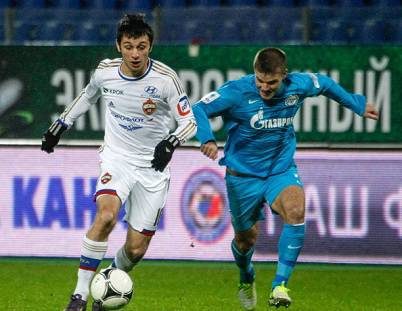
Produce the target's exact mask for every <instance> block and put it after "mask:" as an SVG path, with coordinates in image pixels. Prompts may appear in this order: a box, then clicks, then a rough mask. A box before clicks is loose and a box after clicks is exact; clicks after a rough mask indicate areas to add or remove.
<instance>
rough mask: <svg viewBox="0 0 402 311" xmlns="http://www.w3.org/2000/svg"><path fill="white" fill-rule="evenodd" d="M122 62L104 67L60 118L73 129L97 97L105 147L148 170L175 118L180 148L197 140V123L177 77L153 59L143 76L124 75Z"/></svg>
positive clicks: (114, 60) (102, 64)
mask: <svg viewBox="0 0 402 311" xmlns="http://www.w3.org/2000/svg"><path fill="white" fill-rule="evenodd" d="M121 64H122V59H121V58H116V59H113V60H110V59H105V60H103V61H101V62H100V64H99V66H98V68H97V69H96V70H95V72H94V74H93V76H92V77H91V80H90V82H89V84H88V85H87V86H86V88H85V89H84V90H83V91H82V92H81V93H80V95H79V96H78V97H77V98H76V99H75V100H74V101H73V102H72V103H71V104H70V105H69V106H68V107H67V108H66V110H65V111H64V112H63V113H62V114H61V116H60V119H61V120H62V121H63V122H65V123H66V124H67V125H68V126H69V127H71V125H72V124H73V123H74V121H75V120H76V119H77V118H78V117H79V116H81V115H82V114H83V113H85V112H86V111H87V110H88V109H89V108H90V106H91V105H92V104H94V103H96V102H97V100H98V98H99V97H102V99H101V100H102V101H103V102H104V104H105V107H106V109H105V137H104V147H105V149H108V150H109V151H110V153H112V154H113V155H115V156H118V157H124V158H125V159H127V160H128V161H129V162H130V163H133V164H135V165H137V166H142V167H149V166H151V163H150V161H151V160H152V159H153V152H154V149H155V146H156V145H157V144H158V143H159V142H160V141H161V140H163V139H164V138H166V136H168V134H169V129H170V124H172V123H171V121H172V120H171V118H172V116H173V117H174V118H175V119H176V121H177V123H178V127H177V128H176V130H175V131H174V132H173V133H172V134H173V135H175V136H176V137H177V138H178V139H179V140H180V142H181V143H184V142H185V141H186V140H187V139H189V138H191V137H192V136H194V134H195V132H196V122H195V119H194V116H193V112H192V110H191V107H190V103H189V101H188V97H187V95H186V93H185V91H184V88H183V86H182V83H181V82H180V80H179V78H178V76H177V74H176V72H175V71H174V70H172V69H171V68H170V67H168V66H166V65H165V64H163V63H161V62H159V61H155V60H152V59H149V64H148V68H147V70H146V72H145V73H144V74H143V75H142V76H140V77H129V76H125V75H124V74H123V73H122V71H121V70H120V65H121Z"/></svg>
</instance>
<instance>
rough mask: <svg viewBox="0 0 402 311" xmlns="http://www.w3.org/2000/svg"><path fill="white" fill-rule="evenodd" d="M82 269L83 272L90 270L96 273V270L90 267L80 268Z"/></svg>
mask: <svg viewBox="0 0 402 311" xmlns="http://www.w3.org/2000/svg"><path fill="white" fill-rule="evenodd" d="M80 269H81V270H89V271H93V272H96V269H94V268H90V267H84V266H80Z"/></svg>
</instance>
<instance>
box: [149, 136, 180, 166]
mask: <svg viewBox="0 0 402 311" xmlns="http://www.w3.org/2000/svg"><path fill="white" fill-rule="evenodd" d="M179 145H180V141H179V140H178V138H177V137H176V136H174V135H170V136H169V137H168V138H166V139H164V140H162V141H161V142H160V143H159V144H157V145H156V147H155V151H154V158H153V159H152V161H151V164H152V167H153V168H154V169H155V171H160V172H163V171H164V169H165V168H166V166H167V165H168V164H169V162H170V160H171V159H172V155H173V151H174V150H175V149H176V148H177V147H178V146H179Z"/></svg>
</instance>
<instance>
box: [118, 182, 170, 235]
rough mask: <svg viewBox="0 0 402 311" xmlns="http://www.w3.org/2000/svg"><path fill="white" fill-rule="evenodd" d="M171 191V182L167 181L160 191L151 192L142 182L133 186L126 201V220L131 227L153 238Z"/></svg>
mask: <svg viewBox="0 0 402 311" xmlns="http://www.w3.org/2000/svg"><path fill="white" fill-rule="evenodd" d="M168 189H169V180H165V181H164V183H163V185H161V187H159V188H158V190H154V189H152V190H149V189H147V188H146V187H145V186H144V185H142V184H141V183H140V182H136V183H135V185H133V187H132V189H131V192H130V195H129V196H128V198H127V201H126V205H125V208H126V216H125V218H124V219H125V220H126V221H127V222H128V224H129V225H130V227H131V228H132V229H133V230H135V231H138V232H140V233H142V234H143V235H148V236H152V235H153V234H154V233H155V231H156V229H157V227H158V223H159V220H160V217H161V215H162V211H163V208H164V206H165V203H166V198H167V193H168Z"/></svg>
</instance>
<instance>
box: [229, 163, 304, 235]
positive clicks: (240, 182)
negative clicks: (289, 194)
mask: <svg viewBox="0 0 402 311" xmlns="http://www.w3.org/2000/svg"><path fill="white" fill-rule="evenodd" d="M225 180H226V189H227V194H228V198H229V209H230V214H231V216H232V225H233V227H234V230H235V231H237V232H240V231H246V230H248V229H250V228H251V227H252V226H253V225H254V224H255V223H256V222H257V221H258V220H263V219H265V214H264V203H268V204H269V205H272V203H273V202H274V201H275V199H276V197H277V196H278V195H279V194H280V193H281V192H282V191H283V190H284V189H285V188H287V187H289V186H291V185H296V186H300V187H303V183H302V182H301V180H300V178H299V174H298V173H297V168H296V167H295V166H292V167H290V168H289V169H288V170H286V171H285V172H283V173H280V174H277V175H272V176H268V177H267V178H258V177H240V176H233V175H230V174H228V173H226V176H225Z"/></svg>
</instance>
